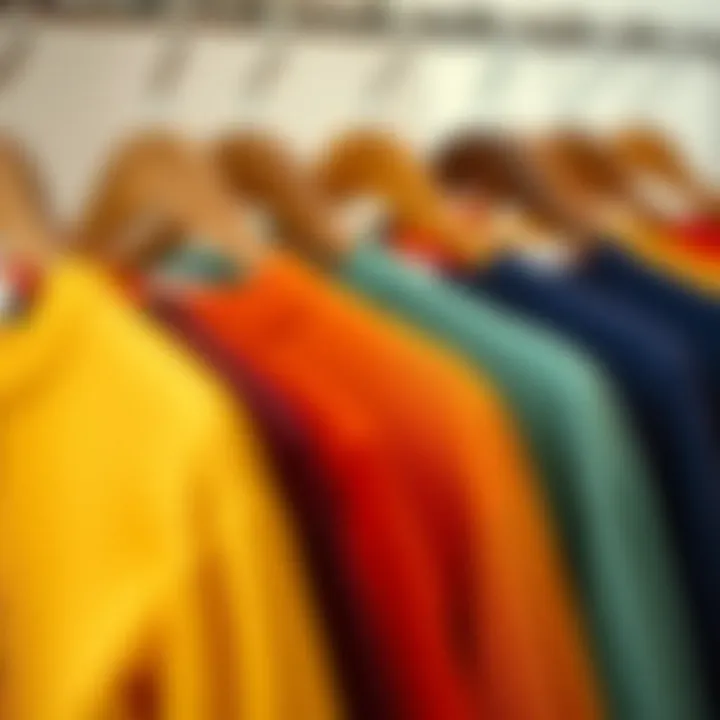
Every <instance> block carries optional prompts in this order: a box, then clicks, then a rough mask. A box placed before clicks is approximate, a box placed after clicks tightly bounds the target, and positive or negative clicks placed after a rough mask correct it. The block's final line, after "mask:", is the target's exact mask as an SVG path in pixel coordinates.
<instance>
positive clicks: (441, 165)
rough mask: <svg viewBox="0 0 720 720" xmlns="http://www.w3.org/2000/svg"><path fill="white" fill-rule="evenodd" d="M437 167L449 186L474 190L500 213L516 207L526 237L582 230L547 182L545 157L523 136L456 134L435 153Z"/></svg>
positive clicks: (443, 181) (483, 133) (520, 228)
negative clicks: (517, 137) (515, 137)
mask: <svg viewBox="0 0 720 720" xmlns="http://www.w3.org/2000/svg"><path fill="white" fill-rule="evenodd" d="M433 167H434V170H435V174H436V176H437V177H438V179H439V180H440V182H441V183H442V184H443V186H445V187H446V188H448V189H450V190H451V191H454V190H461V191H463V190H469V191H470V192H475V193H477V194H478V195H479V196H480V197H483V198H485V199H486V200H487V201H488V202H489V203H490V204H491V205H492V206H494V207H495V209H496V211H498V212H501V213H502V212H505V209H506V208H508V207H510V208H512V211H513V213H515V214H516V215H518V217H517V218H516V229H517V232H519V233H521V234H522V235H523V236H524V237H525V239H526V240H527V241H532V238H533V236H535V237H538V238H539V237H540V236H542V235H544V234H548V233H550V234H555V233H561V234H569V235H575V234H578V233H580V232H582V230H583V228H582V227H581V225H580V224H579V221H578V218H577V217H576V215H575V214H574V213H573V212H572V211H571V208H570V207H569V203H567V202H566V201H565V199H564V198H563V197H562V195H561V193H559V192H558V188H557V187H556V186H555V185H553V184H552V183H550V182H549V180H548V177H547V172H546V171H547V167H543V166H542V163H541V157H540V156H539V155H538V153H537V152H535V151H533V149H532V147H531V146H530V145H529V144H528V143H525V142H523V141H521V140H520V139H513V138H511V137H509V136H506V135H502V134H498V133H490V132H482V131H477V130H469V131H465V132H461V133H456V134H454V135H453V136H451V137H450V138H449V139H448V140H446V141H445V143H444V144H443V145H442V146H441V147H440V148H439V150H438V151H437V152H436V154H435V159H434V163H433Z"/></svg>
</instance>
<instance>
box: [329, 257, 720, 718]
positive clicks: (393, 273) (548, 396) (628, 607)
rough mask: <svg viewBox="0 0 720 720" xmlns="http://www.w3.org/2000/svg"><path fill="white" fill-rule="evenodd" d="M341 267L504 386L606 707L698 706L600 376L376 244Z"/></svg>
mask: <svg viewBox="0 0 720 720" xmlns="http://www.w3.org/2000/svg"><path fill="white" fill-rule="evenodd" d="M340 276H341V277H342V279H343V280H344V281H345V282H346V284H347V285H348V286H350V287H353V288H355V289H356V291H357V292H359V293H361V294H362V295H363V296H364V297H366V298H368V299H370V300H372V301H373V302H374V303H376V304H377V305H379V306H381V307H382V308H384V309H386V310H388V311H392V312H394V313H395V314H397V315H399V316H401V317H403V318H405V319H406V320H408V321H410V322H413V323H415V324H417V325H418V326H419V327H421V328H423V329H425V330H426V331H427V332H429V333H432V334H433V335H435V336H436V337H438V338H442V339H444V340H445V341H446V342H448V343H449V344H450V345H451V346H453V347H455V348H457V349H458V350H459V351H461V352H463V353H465V355H466V356H467V357H468V359H470V360H472V361H473V362H474V363H475V364H476V365H477V366H478V367H480V368H481V369H482V370H483V372H487V373H489V374H490V376H491V377H492V378H493V379H494V380H495V381H496V382H497V383H498V385H499V387H501V388H502V390H503V391H504V393H505V395H506V397H507V398H508V400H509V401H510V403H511V407H512V409H513V410H514V412H515V413H516V416H517V419H518V421H519V422H520V423H521V427H522V429H523V431H524V432H525V434H526V437H527V438H528V439H529V441H530V443H531V447H532V449H533V453H534V457H535V459H536V461H537V462H538V463H539V467H540V468H541V470H542V472H541V478H542V480H543V481H544V484H545V489H546V491H547V495H548V499H549V500H550V501H551V503H552V508H553V511H554V517H555V518H556V521H557V522H558V526H559V529H560V530H561V532H562V538H563V541H564V546H565V548H566V550H567V553H568V558H569V560H570V562H571V563H572V567H573V570H574V579H575V582H576V583H577V586H578V588H579V590H580V591H581V594H582V598H583V602H584V607H585V611H586V614H587V618H588V620H589V622H590V627H591V632H592V640H593V645H594V648H595V650H596V652H597V659H598V662H599V664H600V667H601V670H602V676H603V679H604V681H605V682H606V683H607V687H608V690H609V703H610V716H611V717H614V718H623V719H627V720H637V718H646V717H647V718H650V717H652V718H654V719H656V720H661V719H662V718H667V719H668V720H669V719H670V718H672V719H674V720H680V719H681V718H688V717H692V718H703V717H706V716H707V710H706V704H705V698H704V695H703V692H702V688H701V682H700V680H699V679H698V676H697V673H696V672H695V668H696V666H697V663H696V660H695V657H694V655H693V648H692V647H691V643H690V642H689V640H690V638H691V634H690V631H689V628H690V624H689V619H688V611H687V608H686V606H685V604H684V601H683V594H682V592H681V589H680V588H681V585H680V582H679V578H678V576H677V572H676V567H675V563H674V562H673V550H672V545H671V543H670V541H669V538H668V537H667V530H666V527H665V524H664V523H663V520H662V517H663V516H662V506H661V505H660V503H659V502H658V498H657V497H656V494H655V491H654V487H653V484H652V483H651V480H650V477H649V476H648V473H647V466H646V463H645V458H644V457H643V455H642V453H641V452H640V446H639V445H638V442H637V441H636V440H635V438H634V435H633V433H632V431H631V428H630V426H629V424H628V422H627V419H626V418H625V417H624V415H623V413H622V412H621V409H620V408H619V407H618V403H617V401H616V399H615V392H614V389H613V388H612V386H611V385H610V384H609V383H608V382H607V381H606V378H605V377H604V375H603V374H602V373H601V372H599V371H598V369H597V368H596V366H595V365H594V364H593V363H592V362H591V361H590V360H589V359H588V358H587V357H586V356H584V355H582V354H581V353H579V352H577V351H575V350H574V349H573V348H572V347H570V346H568V345H567V344H565V343H563V342H561V341H560V340H559V339H558V338H556V337H555V336H553V335H551V334H550V333H546V332H542V331H541V330H540V329H537V328H535V327H530V325H529V324H527V323H524V322H522V321H520V320H519V319H518V318H517V317H516V316H514V315H512V314H510V313H508V312H505V311H503V310H501V309H500V308H499V307H498V306H495V305H492V304H491V303H489V302H482V303H481V302H477V301H476V300H474V299H473V298H472V297H471V296H470V295H468V294H467V293H464V292H462V291H459V290H456V289H454V288H452V287H449V286H448V285H447V284H445V283H443V282H441V281H440V280H439V279H438V278H436V277H433V276H432V274H430V273H428V272H423V271H419V270H417V269H413V268H409V267H404V266H403V265H402V264H401V262H399V261H398V260H397V259H395V258H394V257H393V256H392V255H391V254H390V253H389V252H388V251H386V250H384V249H383V248H381V247H379V246H377V245H372V244H371V245H365V246H363V247H360V248H358V249H357V250H356V252H355V254H354V256H352V257H351V258H350V259H349V260H348V261H347V262H346V264H345V266H344V267H343V268H342V269H341V272H340Z"/></svg>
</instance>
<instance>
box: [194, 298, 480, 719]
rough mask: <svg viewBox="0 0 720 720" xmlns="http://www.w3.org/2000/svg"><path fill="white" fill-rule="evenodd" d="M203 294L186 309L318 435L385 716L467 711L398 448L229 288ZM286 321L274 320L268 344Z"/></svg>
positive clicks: (430, 561)
mask: <svg viewBox="0 0 720 720" xmlns="http://www.w3.org/2000/svg"><path fill="white" fill-rule="evenodd" d="M204 297H205V299H204V305H203V307H205V308H206V309H205V310H200V311H199V309H198V308H197V307H193V308H191V307H188V308H187V311H188V312H192V313H193V317H195V318H196V319H197V320H198V321H201V322H202V324H203V326H204V327H206V329H207V330H208V331H211V332H212V333H213V336H214V337H215V338H216V339H217V340H218V341H219V342H221V343H222V344H223V347H226V348H227V349H229V350H231V351H232V352H234V353H237V354H238V355H242V356H245V357H247V359H248V360H249V361H250V362H252V363H253V367H254V368H255V370H256V372H258V373H261V374H262V375H263V376H264V377H266V378H267V379H268V380H269V381H271V382H272V383H273V384H274V385H275V386H276V387H277V388H278V389H279V390H281V392H282V393H283V395H284V396H286V397H287V398H288V399H289V400H290V401H291V402H292V403H293V406H294V407H295V408H296V409H297V410H298V412H300V413H301V414H302V415H303V417H304V418H305V419H306V421H307V422H308V423H309V427H310V428H311V430H312V431H313V433H314V434H315V436H316V438H317V440H318V443H319V444H318V451H319V457H320V459H321V462H322V463H323V465H324V466H326V468H327V470H328V472H327V475H326V479H328V480H332V481H333V485H332V486H331V487H329V488H328V489H327V492H328V494H329V496H330V498H331V502H332V504H333V506H334V513H333V520H334V522H335V527H336V532H337V542H338V545H339V546H340V548H341V550H342V552H343V555H344V557H345V568H346V572H347V574H348V577H349V578H350V581H351V583H352V584H353V586H354V587H355V589H356V593H357V594H358V596H359V598H360V603H359V604H360V605H361V607H362V608H363V610H364V617H363V618H362V619H361V627H363V628H365V629H366V632H367V634H368V635H370V636H372V641H371V642H372V643H373V646H374V647H375V648H377V650H376V665H377V671H378V674H379V676H380V677H381V678H383V679H385V686H386V687H388V688H390V697H389V698H388V702H389V705H390V709H389V714H388V715H387V717H388V718H405V717H408V718H428V719H430V718H437V717H440V716H443V714H444V716H445V717H448V718H466V717H471V715H472V713H471V709H470V705H469V701H468V693H467V692H466V689H465V687H464V685H463V683H462V679H461V678H460V676H459V674H458V672H457V670H456V668H455V667H454V663H453V660H452V658H451V656H450V649H449V646H448V643H447V639H446V638H445V637H444V635H443V630H442V627H443V616H442V609H443V608H442V601H441V593H440V578H439V577H438V573H437V568H436V566H435V563H434V559H433V557H432V553H431V552H430V549H429V546H428V543H427V540H426V537H425V535H424V532H423V529H422V528H421V527H420V526H419V524H418V522H417V520H416V517H415V514H414V512H413V502H412V497H411V496H409V495H408V493H407V491H406V484H407V483H406V481H405V479H404V478H403V477H402V470H401V468H400V467H399V464H398V462H397V460H396V458H395V456H394V452H393V449H392V448H391V447H388V445H387V443H386V442H385V440H384V438H383V437H382V435H381V434H380V433H379V432H378V430H377V428H376V427H375V424H374V422H373V420H372V418H371V417H370V416H369V415H368V414H367V413H366V411H365V410H364V409H363V408H362V406H361V404H359V403H357V402H356V401H355V400H354V399H353V398H352V397H351V396H349V395H348V394H347V393H346V392H344V390H343V389H342V388H341V387H339V386H337V384H335V383H333V382H332V381H330V380H329V379H328V378H327V377H325V376H323V375H322V374H321V373H319V372H318V368H317V367H316V366H314V365H313V364H312V363H310V362H307V361H306V360H305V359H304V357H303V356H302V354H301V353H296V352H294V351H292V349H290V350H288V348H285V347H283V345H282V344H280V343H278V342H277V340H278V339H279V337H275V338H274V341H273V342H267V341H266V340H265V339H261V340H260V342H258V341H257V340H256V338H255V337H254V336H253V335H251V334H248V333H246V332H245V330H244V323H243V321H242V320H243V318H242V316H241V317H236V316H235V312H234V310H233V306H234V305H235V304H236V303H232V302H230V299H231V298H230V297H229V296H228V295H227V294H226V293H220V294H216V293H213V294H212V295H210V294H207V293H205V294H204ZM211 298H212V299H211ZM196 302H197V299H194V304H195V303H196ZM205 303H209V308H210V309H211V308H215V310H214V311H213V312H212V313H210V312H208V305H206V304H205ZM250 309H251V310H252V305H251V306H250ZM285 327H286V326H284V325H283V324H279V325H275V326H270V328H269V330H270V331H271V333H272V334H271V335H269V336H268V340H273V336H274V335H275V333H277V332H278V331H279V332H280V333H281V336H282V334H283V332H284V329H285ZM281 336H280V337H281ZM398 598H408V599H409V598H412V602H409V601H408V602H403V601H399V600H398ZM381 717H382V716H381Z"/></svg>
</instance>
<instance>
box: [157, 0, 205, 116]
mask: <svg viewBox="0 0 720 720" xmlns="http://www.w3.org/2000/svg"><path fill="white" fill-rule="evenodd" d="M195 10H196V8H195V3H194V2H193V0H165V7H164V21H165V22H164V23H163V24H164V31H165V32H166V33H167V39H166V42H165V43H164V46H163V47H162V48H161V50H160V53H159V56H158V59H157V62H156V63H155V66H154V68H153V69H152V71H151V75H150V80H149V82H148V95H149V99H150V101H151V102H153V101H160V102H161V103H162V102H167V101H169V99H170V98H171V97H172V96H173V95H174V94H175V93H176V92H177V90H178V88H179V86H180V81H181V80H182V76H183V73H184V71H185V68H186V67H187V64H188V62H189V59H190V49H191V39H192V19H193V17H194V13H195Z"/></svg>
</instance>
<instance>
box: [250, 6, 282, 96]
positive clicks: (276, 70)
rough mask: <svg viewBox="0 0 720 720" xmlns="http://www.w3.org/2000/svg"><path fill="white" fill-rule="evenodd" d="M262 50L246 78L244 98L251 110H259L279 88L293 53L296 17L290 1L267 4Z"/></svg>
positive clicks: (265, 7)
mask: <svg viewBox="0 0 720 720" xmlns="http://www.w3.org/2000/svg"><path fill="white" fill-rule="evenodd" d="M263 8H264V9H265V11H266V15H265V18H264V21H263V25H264V31H263V33H262V34H263V38H262V42H261V47H260V50H259V51H258V56H257V59H256V60H255V62H254V63H253V64H252V65H251V67H250V70H249V72H248V73H247V75H244V76H243V78H242V89H241V95H242V98H243V99H244V100H245V102H246V103H247V104H248V106H249V107H254V108H255V109H256V110H259V105H260V103H261V102H262V101H263V100H264V99H266V98H267V96H268V93H269V91H270V90H271V89H274V88H277V86H278V84H279V82H280V78H281V77H282V73H283V71H284V69H285V67H286V64H287V61H288V56H289V52H290V45H291V43H290V40H291V31H292V22H291V21H292V13H291V12H290V2H289V0H267V2H265V3H264V4H263Z"/></svg>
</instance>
